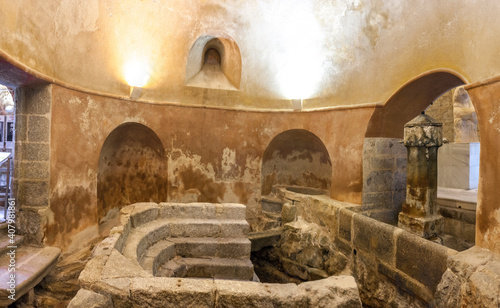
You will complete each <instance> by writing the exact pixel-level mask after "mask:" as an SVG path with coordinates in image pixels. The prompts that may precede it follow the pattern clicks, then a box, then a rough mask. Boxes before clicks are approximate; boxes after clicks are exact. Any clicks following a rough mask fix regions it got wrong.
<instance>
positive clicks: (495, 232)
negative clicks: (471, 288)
mask: <svg viewBox="0 0 500 308" xmlns="http://www.w3.org/2000/svg"><path fill="white" fill-rule="evenodd" d="M465 89H466V90H467V92H468V93H469V96H470V98H471V100H472V103H473V104H474V107H475V109H476V113H477V118H478V125H479V130H480V131H481V157H480V166H479V187H478V197H477V211H476V245H477V246H480V247H484V248H488V249H490V250H492V251H494V252H497V253H500V202H499V200H500V190H499V189H498V184H499V183H500V150H499V141H500V79H499V78H498V77H497V78H495V79H494V80H491V81H489V82H486V83H484V84H481V83H478V84H474V85H469V86H466V87H465Z"/></svg>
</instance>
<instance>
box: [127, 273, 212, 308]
mask: <svg viewBox="0 0 500 308" xmlns="http://www.w3.org/2000/svg"><path fill="white" fill-rule="evenodd" d="M214 292H215V291H214V283H213V281H212V280H208V279H182V278H161V277H156V278H146V279H139V278H138V279H133V280H132V284H131V286H130V298H131V302H132V305H133V307H193V308H194V307H200V308H203V307H207V308H211V307H214V301H215V296H214Z"/></svg>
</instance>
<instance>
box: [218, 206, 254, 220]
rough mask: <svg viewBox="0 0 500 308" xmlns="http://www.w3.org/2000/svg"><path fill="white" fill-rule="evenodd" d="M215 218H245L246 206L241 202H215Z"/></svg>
mask: <svg viewBox="0 0 500 308" xmlns="http://www.w3.org/2000/svg"><path fill="white" fill-rule="evenodd" d="M215 207H216V214H215V218H216V219H235V220H241V219H245V218H246V210H247V207H246V206H244V205H243V204H237V203H224V204H216V205H215Z"/></svg>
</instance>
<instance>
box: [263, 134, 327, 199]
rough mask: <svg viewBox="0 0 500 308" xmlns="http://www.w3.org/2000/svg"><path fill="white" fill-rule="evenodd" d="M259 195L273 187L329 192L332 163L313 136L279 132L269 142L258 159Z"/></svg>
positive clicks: (264, 193)
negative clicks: (302, 187) (308, 188)
mask: <svg viewBox="0 0 500 308" xmlns="http://www.w3.org/2000/svg"><path fill="white" fill-rule="evenodd" d="M261 177H262V191H261V194H262V195H268V194H270V193H271V190H272V188H273V186H274V185H292V186H293V185H295V186H305V187H310V188H318V189H321V190H325V191H329V190H330V187H331V182H332V179H331V178H332V162H331V161H330V155H329V154H328V150H327V149H326V147H325V145H324V144H323V142H322V141H321V139H319V138H318V137H317V136H316V135H314V134H313V133H311V132H309V131H307V130H301V129H294V130H289V131H285V132H282V133H280V134H279V135H277V136H276V137H274V139H273V140H272V141H271V142H270V143H269V145H268V147H267V148H266V151H265V152H264V157H263V158H262V174H261Z"/></svg>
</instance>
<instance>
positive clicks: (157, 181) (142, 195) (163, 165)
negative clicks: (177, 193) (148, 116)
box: [97, 122, 168, 219]
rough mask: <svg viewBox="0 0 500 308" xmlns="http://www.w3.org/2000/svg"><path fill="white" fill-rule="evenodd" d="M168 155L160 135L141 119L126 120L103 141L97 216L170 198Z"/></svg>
mask: <svg viewBox="0 0 500 308" xmlns="http://www.w3.org/2000/svg"><path fill="white" fill-rule="evenodd" d="M167 188H168V180H167V158H166V155H165V149H164V148H163V145H162V143H161V141H160V139H159V138H158V136H157V135H156V134H155V132H153V131H152V130H151V129H150V128H148V127H147V126H145V125H142V124H139V123H130V122H129V123H124V124H121V125H120V126H118V127H117V128H115V129H114V130H113V131H112V132H111V133H110V134H109V136H108V137H107V138H106V140H105V141H104V145H103V146H102V149H101V153H100V155H99V167H98V176H97V216H98V219H101V218H103V217H104V216H105V215H106V214H107V213H108V211H109V210H111V209H113V208H116V207H118V208H120V207H122V206H124V205H127V204H130V203H135V202H140V201H155V202H162V201H166V200H167Z"/></svg>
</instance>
